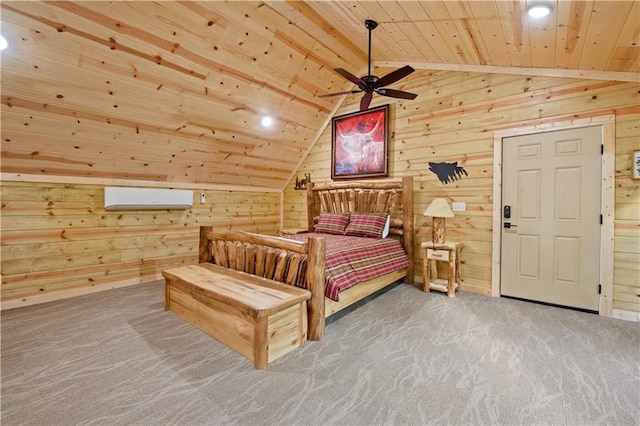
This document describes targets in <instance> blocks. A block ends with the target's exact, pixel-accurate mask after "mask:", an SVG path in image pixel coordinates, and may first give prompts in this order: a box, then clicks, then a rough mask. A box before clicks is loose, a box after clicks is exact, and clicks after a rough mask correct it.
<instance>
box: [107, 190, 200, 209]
mask: <svg viewBox="0 0 640 426" xmlns="http://www.w3.org/2000/svg"><path fill="white" fill-rule="evenodd" d="M191 207H193V191H191V190H187V189H165V188H128V187H105V188H104V209H105V210H166V209H189V208H191Z"/></svg>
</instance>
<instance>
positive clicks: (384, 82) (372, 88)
mask: <svg viewBox="0 0 640 426" xmlns="http://www.w3.org/2000/svg"><path fill="white" fill-rule="evenodd" d="M364 26H365V27H366V28H367V29H368V30H369V68H368V73H367V75H365V76H363V77H362V78H358V77H356V76H355V75H353V74H351V73H350V72H349V71H347V70H345V69H342V68H335V69H334V71H335V72H337V73H338V74H340V75H341V76H342V77H344V78H346V79H347V80H349V81H350V82H352V83H354V84H356V85H357V86H358V90H347V91H345V92H338V93H329V94H326V95H320V96H319V97H320V98H325V97H327V96H341V95H349V94H353V93H361V92H364V96H362V99H361V100H360V111H364V110H365V109H367V108H369V105H370V104H371V98H373V93H374V92H375V93H377V94H379V95H382V96H389V97H391V98H400V99H415V98H416V97H417V96H418V95H416V94H415V93H409V92H404V91H402V90H395V89H387V88H385V86H388V85H389V84H392V83H395V82H396V81H398V80H400V79H402V78H404V77H406V76H408V75H409V74H411V73H412V72H414V71H415V70H414V69H413V68H412V67H410V66H409V65H405V66H404V67H402V68H398V69H397V70H395V71H392V72H390V73H389V74H387V75H385V76H383V77H380V78H378V77H377V76H375V75H371V31H372V30H374V29H375V28H376V27H377V26H378V23H377V22H376V21H374V20H372V19H367V20H366V21H364Z"/></svg>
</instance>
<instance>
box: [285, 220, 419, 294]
mask: <svg viewBox="0 0 640 426" xmlns="http://www.w3.org/2000/svg"><path fill="white" fill-rule="evenodd" d="M310 236H322V237H325V239H326V243H327V256H326V272H325V277H326V281H327V285H326V296H327V297H329V298H330V299H333V300H335V301H338V300H339V293H340V292H341V291H343V290H346V289H348V288H351V287H353V286H354V285H356V284H358V283H359V282H362V281H367V280H371V279H373V278H377V277H380V276H382V275H385V274H388V273H391V272H393V271H397V270H398V269H401V268H406V267H407V266H409V259H408V258H407V255H406V253H405V252H404V249H403V248H402V245H401V244H400V241H398V240H396V239H393V238H382V239H376V238H363V237H347V236H343V235H331V234H315V233H306V234H296V235H288V236H287V237H286V238H289V239H292V240H297V241H306V240H307V238H309V237H310ZM306 265H307V262H306V261H305V262H301V265H300V268H302V269H301V270H300V271H299V273H298V282H296V283H295V284H296V286H298V287H303V288H305V287H306V281H305V279H304V278H305V276H306Z"/></svg>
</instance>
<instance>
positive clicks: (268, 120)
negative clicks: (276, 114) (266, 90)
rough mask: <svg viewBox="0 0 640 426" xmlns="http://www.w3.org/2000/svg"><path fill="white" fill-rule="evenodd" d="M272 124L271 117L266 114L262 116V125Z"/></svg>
mask: <svg viewBox="0 0 640 426" xmlns="http://www.w3.org/2000/svg"><path fill="white" fill-rule="evenodd" d="M272 124H273V118H271V117H269V116H268V115H265V116H264V117H262V125H263V126H264V127H271V125H272Z"/></svg>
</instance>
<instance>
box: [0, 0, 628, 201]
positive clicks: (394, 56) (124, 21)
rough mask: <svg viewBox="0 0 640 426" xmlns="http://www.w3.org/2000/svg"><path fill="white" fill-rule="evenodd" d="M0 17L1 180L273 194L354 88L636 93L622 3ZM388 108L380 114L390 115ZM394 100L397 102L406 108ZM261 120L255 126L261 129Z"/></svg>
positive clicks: (141, 6)
mask: <svg viewBox="0 0 640 426" xmlns="http://www.w3.org/2000/svg"><path fill="white" fill-rule="evenodd" d="M530 3H532V2H531V1H526V0H504V1H503V0H498V1H473V0H471V1H423V2H417V1H406V2H402V1H348V2H338V1H322V2H320V1H318V2H298V1H266V2H245V1H231V2H219V1H200V2H199V1H184V2H177V1H159V2H150V1H110V2H106V1H104V2H103V1H86V2H71V1H59V2H41V1H32V2H22V1H19V2H12V1H3V2H2V3H1V13H2V14H1V24H2V26H1V31H2V35H3V36H4V37H5V38H6V39H7V40H8V42H9V48H8V49H6V50H4V51H3V52H2V57H1V59H2V63H1V65H2V114H3V115H2V172H3V173H7V174H26V175H43V174H44V175H59V176H69V177H77V178H80V177H83V178H87V177H88V178H100V179H131V180H143V181H144V180H146V181H166V182H176V183H193V184H205V185H234V186H235V185H248V186H254V187H259V188H274V189H278V188H283V187H284V186H285V185H286V184H287V182H288V181H289V180H290V179H291V177H292V176H293V174H294V173H295V171H296V170H297V168H298V165H299V164H300V162H301V161H302V159H303V157H304V155H305V154H306V153H307V152H308V150H309V149H310V148H311V146H312V145H313V143H314V141H315V140H316V139H317V137H318V135H319V133H320V132H322V130H323V129H324V126H325V125H326V123H327V122H328V121H329V120H330V118H331V117H332V115H334V114H335V113H336V111H337V108H338V107H339V105H340V103H341V102H342V100H343V99H344V98H343V97H328V98H320V97H319V95H321V94H325V93H330V92H336V91H343V90H349V89H352V84H351V83H349V82H348V81H346V80H345V79H343V78H342V77H341V76H339V75H338V74H336V73H335V72H334V71H333V68H337V67H340V68H344V69H346V70H349V71H350V72H352V73H354V74H356V75H363V74H366V68H367V37H368V34H367V30H366V28H365V27H364V20H365V19H375V20H376V21H378V23H379V26H378V28H377V29H375V30H374V31H373V45H372V57H373V62H374V66H375V67H376V68H375V72H376V74H377V75H383V74H385V73H387V72H389V71H390V70H392V69H393V68H396V67H399V66H402V65H406V64H410V65H412V66H413V67H414V68H416V69H417V70H418V71H417V72H416V73H414V74H413V75H412V76H409V77H408V78H406V79H403V80H401V81H399V82H398V83H396V84H394V85H393V86H392V87H393V88H396V89H401V90H402V89H405V90H410V86H411V82H412V79H413V78H415V75H418V74H419V73H420V72H422V71H421V70H449V71H477V72H500V73H516V74H528V75H549V76H565V77H578V78H593V79H603V80H624V81H637V80H638V73H639V72H640V46H639V45H638V43H639V39H640V5H639V3H638V2H637V1H608V0H596V1H557V0H556V1H546V2H545V3H547V4H550V5H552V6H553V7H554V10H553V12H552V14H551V15H550V16H549V17H547V18H545V19H539V20H534V19H531V18H527V17H526V16H525V9H526V8H527V6H528V5H529V4H530ZM391 101H392V102H393V100H391ZM417 101H419V99H416V101H406V102H417ZM265 115H269V116H271V117H273V119H274V123H273V125H272V126H271V127H263V126H262V125H261V124H260V123H261V119H262V117H263V116H265Z"/></svg>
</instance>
